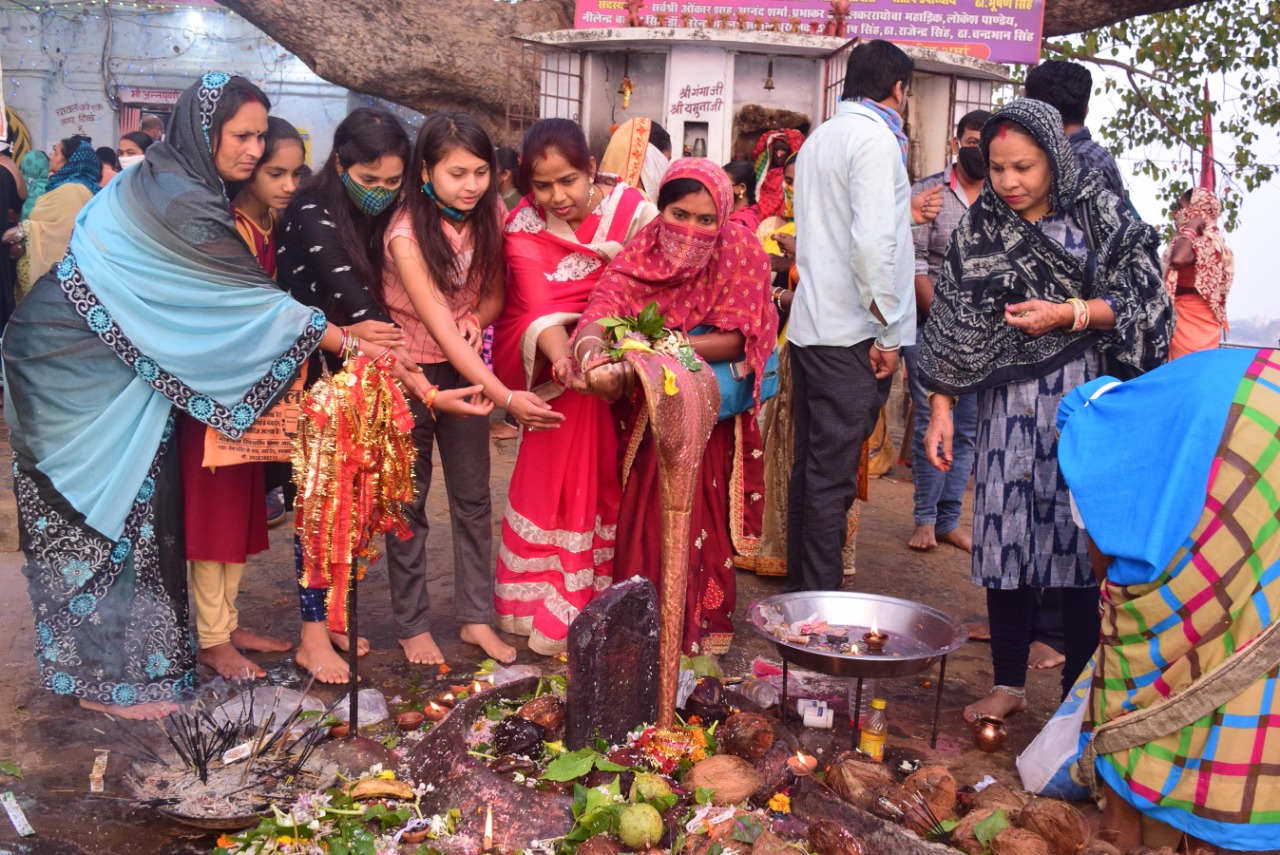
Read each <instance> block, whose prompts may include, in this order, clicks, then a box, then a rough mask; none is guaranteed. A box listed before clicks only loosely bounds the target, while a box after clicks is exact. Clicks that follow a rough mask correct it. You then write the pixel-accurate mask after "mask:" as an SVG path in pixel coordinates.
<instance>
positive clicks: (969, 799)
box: [960, 784, 1031, 813]
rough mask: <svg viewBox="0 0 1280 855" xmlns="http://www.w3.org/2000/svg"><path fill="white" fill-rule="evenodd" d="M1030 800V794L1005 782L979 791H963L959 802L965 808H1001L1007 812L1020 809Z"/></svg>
mask: <svg viewBox="0 0 1280 855" xmlns="http://www.w3.org/2000/svg"><path fill="white" fill-rule="evenodd" d="M1029 801H1031V796H1030V795H1029V794H1027V793H1025V792H1023V791H1022V790H1015V789H1014V788H1013V787H1010V786H1009V785H1007V784H991V785H989V786H987V787H984V788H983V789H982V792H980V793H963V794H961V795H960V802H961V804H963V805H964V806H965V808H966V810H971V811H972V810H978V809H979V808H991V809H992V810H996V809H999V808H1003V809H1004V810H1006V811H1008V812H1009V813H1013V812H1014V811H1018V810H1022V806H1023V805H1025V804H1026V803H1027V802H1029Z"/></svg>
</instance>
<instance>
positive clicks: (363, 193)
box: [342, 172, 400, 217]
mask: <svg viewBox="0 0 1280 855" xmlns="http://www.w3.org/2000/svg"><path fill="white" fill-rule="evenodd" d="M342 186H343V187H345V188H347V195H348V196H350V197H351V201H352V202H355V203H356V207H357V208H359V209H360V210H361V211H364V212H365V213H366V214H368V215H369V216H371V217H376V216H378V215H379V214H381V213H382V212H383V211H385V210H387V208H389V207H391V203H392V202H394V201H395V200H396V196H398V195H400V190H399V188H397V189H395V190H391V189H389V188H386V187H366V186H364V185H363V184H361V183H360V182H358V181H356V180H355V179H354V178H352V177H351V173H350V172H344V173H342Z"/></svg>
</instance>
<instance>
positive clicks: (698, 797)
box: [693, 787, 716, 805]
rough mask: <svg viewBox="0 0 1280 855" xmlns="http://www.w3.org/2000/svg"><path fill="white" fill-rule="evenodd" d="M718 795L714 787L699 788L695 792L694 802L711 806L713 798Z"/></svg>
mask: <svg viewBox="0 0 1280 855" xmlns="http://www.w3.org/2000/svg"><path fill="white" fill-rule="evenodd" d="M715 794H716V791H715V788H714V787H698V789H697V790H695V791H694V794H693V800H694V801H695V802H697V803H698V804H700V805H709V804H711V797H712V796H714V795H715Z"/></svg>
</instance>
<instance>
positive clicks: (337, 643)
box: [328, 630, 369, 656]
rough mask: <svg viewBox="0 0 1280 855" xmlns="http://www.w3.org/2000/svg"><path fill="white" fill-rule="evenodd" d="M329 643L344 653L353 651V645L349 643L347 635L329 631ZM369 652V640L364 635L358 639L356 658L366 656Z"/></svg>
mask: <svg viewBox="0 0 1280 855" xmlns="http://www.w3.org/2000/svg"><path fill="white" fill-rule="evenodd" d="M328 632H329V642H330V643H331V644H332V645H333V646H334V647H336V648H338V649H339V650H341V651H342V652H343V653H346V652H347V651H349V650H350V649H351V644H350V643H349V642H348V641H347V636H346V634H345V633H341V632H334V631H332V630H329V631H328ZM368 652H369V639H367V638H365V637H364V636H363V635H362V636H360V637H359V638H357V639H356V656H364V655H365V654H366V653H368Z"/></svg>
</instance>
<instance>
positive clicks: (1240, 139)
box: [1044, 0, 1280, 229]
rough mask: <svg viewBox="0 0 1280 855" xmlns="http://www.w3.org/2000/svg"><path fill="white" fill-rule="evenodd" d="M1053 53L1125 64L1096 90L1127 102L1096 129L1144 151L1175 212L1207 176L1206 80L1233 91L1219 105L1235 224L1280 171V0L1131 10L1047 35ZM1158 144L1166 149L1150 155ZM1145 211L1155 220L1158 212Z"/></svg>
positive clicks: (1047, 53) (1228, 202)
mask: <svg viewBox="0 0 1280 855" xmlns="http://www.w3.org/2000/svg"><path fill="white" fill-rule="evenodd" d="M1044 57H1045V58H1046V59H1073V60H1076V61H1079V62H1085V63H1094V64H1096V65H1097V66H1099V67H1101V68H1107V69H1120V70H1121V72H1122V76H1121V78H1120V82H1118V83H1117V80H1116V79H1115V78H1114V77H1108V78H1106V79H1105V80H1103V81H1102V85H1101V86H1100V87H1099V88H1098V89H1097V90H1096V91H1097V92H1099V93H1115V94H1116V95H1117V96H1118V98H1119V101H1120V107H1119V110H1118V111H1117V112H1116V114H1115V116H1114V117H1112V118H1111V119H1110V120H1109V121H1107V122H1106V123H1105V124H1102V125H1100V126H1098V127H1094V128H1093V130H1094V131H1095V132H1098V133H1099V134H1100V136H1101V137H1102V139H1103V140H1104V142H1105V144H1107V145H1108V146H1109V147H1111V148H1112V149H1113V150H1115V151H1126V152H1132V153H1136V154H1138V155H1139V156H1140V157H1142V158H1143V159H1141V160H1140V161H1139V162H1138V165H1137V171H1138V172H1139V173H1140V174H1143V175H1146V176H1149V177H1150V178H1151V179H1153V180H1154V181H1155V182H1156V183H1157V184H1159V185H1161V186H1163V187H1164V188H1165V191H1164V198H1165V199H1166V201H1167V202H1168V203H1169V211H1168V212H1167V213H1169V212H1171V211H1172V208H1173V206H1174V204H1175V203H1176V200H1177V197H1178V196H1179V195H1180V194H1181V193H1182V192H1183V191H1184V190H1186V189H1187V188H1188V187H1192V186H1196V185H1197V184H1198V181H1199V172H1200V154H1201V152H1202V151H1203V149H1204V146H1205V143H1206V142H1207V140H1206V138H1205V134H1204V130H1203V117H1204V112H1205V104H1204V99H1203V91H1204V88H1203V87H1204V83H1205V81H1206V80H1209V81H1210V91H1211V94H1212V93H1213V92H1214V91H1217V92H1220V93H1221V92H1225V97H1224V98H1223V99H1222V100H1220V101H1214V100H1211V101H1210V103H1209V110H1210V112H1211V114H1212V117H1213V119H1212V124H1213V147H1214V156H1215V158H1216V160H1217V163H1218V172H1219V182H1218V189H1219V195H1220V196H1221V197H1222V199H1223V207H1224V209H1225V211H1226V213H1227V228H1228V229H1230V228H1233V227H1234V226H1235V224H1236V218H1237V215H1238V213H1239V211H1238V205H1239V193H1240V191H1241V190H1253V189H1255V188H1257V187H1259V186H1261V185H1262V184H1264V183H1266V182H1267V181H1269V180H1271V179H1272V178H1273V177H1274V176H1275V174H1276V172H1277V170H1280V163H1277V162H1276V161H1277V160H1280V151H1278V150H1277V146H1276V144H1275V143H1276V133H1275V128H1276V127H1277V125H1280V0H1225V2H1216V3H1206V2H1201V3H1196V4H1195V5H1192V6H1189V7H1187V8H1185V9H1179V10H1176V11H1173V12H1161V13H1158V14H1154V15H1144V16H1141V17H1138V18H1131V19H1129V20H1127V21H1121V22H1119V23H1117V24H1112V25H1111V26H1109V27H1104V28H1101V29H1097V30H1090V31H1088V32H1085V33H1080V34H1078V35H1076V36H1072V37H1070V38H1069V39H1066V40H1063V41H1059V42H1046V43H1045V46H1044ZM1097 79H1098V77H1097V76H1095V80H1097ZM1148 146H1154V147H1157V148H1158V149H1159V152H1158V153H1153V154H1152V155H1149V156H1148V155H1147V154H1146V152H1145V151H1144V149H1146V148H1147V147H1148ZM1165 147H1172V148H1175V149H1176V152H1177V154H1176V162H1174V163H1170V162H1169V161H1168V160H1166V159H1163V158H1164V148H1165ZM1188 167H1191V169H1188ZM1224 191H1226V192H1224ZM1143 214H1144V216H1145V217H1146V218H1147V219H1148V220H1154V219H1155V215H1154V212H1145V211H1144V212H1143Z"/></svg>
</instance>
